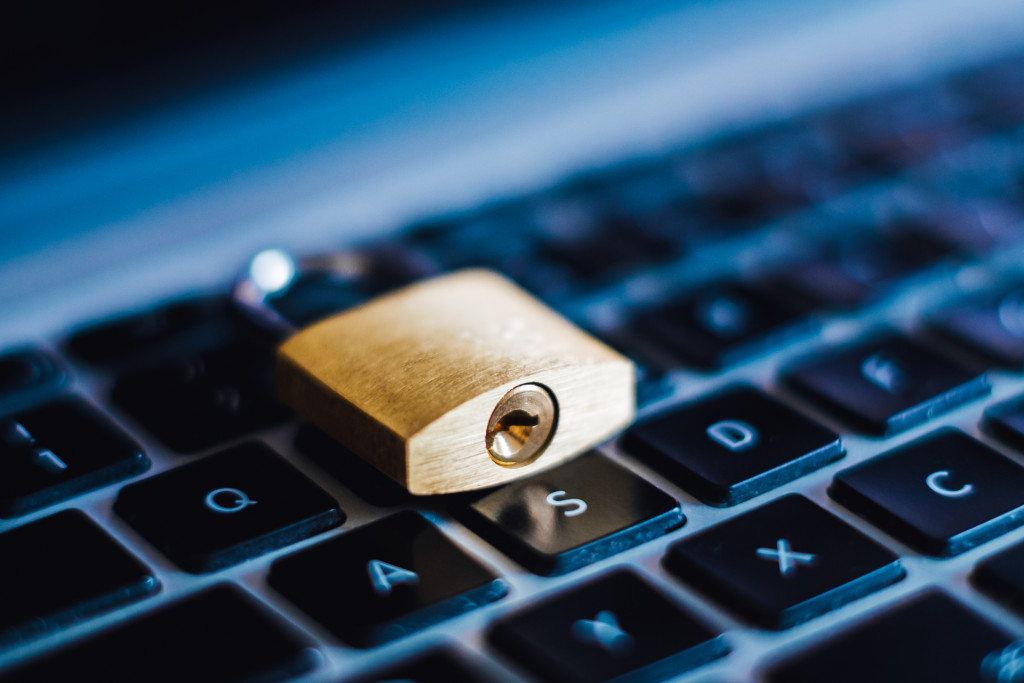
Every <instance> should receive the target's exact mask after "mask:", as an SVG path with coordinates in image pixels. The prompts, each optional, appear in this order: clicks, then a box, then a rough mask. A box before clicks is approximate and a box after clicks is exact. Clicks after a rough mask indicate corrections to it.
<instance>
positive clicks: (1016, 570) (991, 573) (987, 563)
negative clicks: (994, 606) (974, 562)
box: [971, 543, 1024, 612]
mask: <svg viewBox="0 0 1024 683" xmlns="http://www.w3.org/2000/svg"><path fill="white" fill-rule="evenodd" d="M971 581H973V582H974V585H975V586H977V587H978V588H979V589H981V590H983V591H985V592H986V593H988V594H989V595H991V596H992V597H994V598H995V599H996V600H998V601H999V602H1001V603H1003V604H1005V605H1008V606H1009V607H1012V608H1013V609H1015V610H1017V611H1018V612H1024V544H1022V543H1018V544H1016V545H1014V546H1011V547H1010V548H1008V549H1007V550H1004V551H1002V552H1001V553H999V554H998V555H995V556H993V557H990V558H988V559H986V560H984V561H983V562H982V563H981V564H979V565H978V567H977V568H976V569H975V570H974V573H973V574H972V575H971Z"/></svg>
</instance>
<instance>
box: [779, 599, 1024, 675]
mask: <svg viewBox="0 0 1024 683" xmlns="http://www.w3.org/2000/svg"><path fill="white" fill-rule="evenodd" d="M1011 640H1012V637H1011V636H1009V635H1008V634H1007V633H1006V632H1004V631H1002V630H1001V629H999V628H997V627H996V626H995V625H994V624H991V623H989V622H988V621H985V620H983V619H982V618H981V617H980V616H978V615H977V614H975V613H974V612H972V611H970V610H969V609H967V608H966V607H964V606H963V605H961V604H960V603H958V602H955V601H954V600H952V599H951V598H948V597H946V596H945V595H943V594H941V593H925V594H924V595H920V596H917V597H915V598H914V599H913V600H911V601H909V602H903V603H900V604H898V605H896V606H895V608H894V609H891V610H888V611H885V612H883V613H882V614H881V615H880V616H877V617H874V618H873V619H871V620H869V621H867V622H865V623H863V624H860V625H858V626H856V627H854V628H852V629H849V630H847V631H845V632H843V633H840V634H839V635H838V636H832V637H829V638H826V639H824V641H823V642H821V643H819V644H818V645H816V646H814V647H813V648H811V649H810V650H808V651H806V652H803V653H800V654H798V655H796V656H793V657H790V658H789V659H787V660H786V661H784V662H782V663H781V664H778V665H776V666H774V667H773V668H772V670H771V671H770V672H769V674H768V676H767V678H766V680H767V681H769V683H812V682H813V683H819V682H821V681H828V683H864V681H871V682H872V683H971V682H977V683H1010V681H1013V680H1016V677H1011V678H1000V677H999V672H1000V670H1001V669H1002V668H1003V667H1004V666H1005V665H1006V664H1007V663H1009V660H1005V659H1002V658H1001V655H1002V654H1003V653H1004V648H1006V649H1007V652H1009V648H1007V646H1008V645H1009V644H1010V642H1011ZM1018 673H1019V671H1018Z"/></svg>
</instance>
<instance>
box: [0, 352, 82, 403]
mask: <svg viewBox="0 0 1024 683" xmlns="http://www.w3.org/2000/svg"><path fill="white" fill-rule="evenodd" d="M65 381H67V373H66V372H65V371H64V368H63V366H62V365H61V364H60V362H59V361H58V360H57V359H56V358H54V357H53V356H52V355H50V354H49V353H47V352H45V351H43V350H42V349H37V348H24V349H18V350H17V351H11V352H9V353H6V354H4V355H2V356H0V408H10V407H13V406H17V405H18V404H19V403H21V402H23V401H26V400H30V399H31V398H33V397H35V396H38V395H41V394H44V393H46V392H50V391H52V390H54V389H56V388H57V387H60V386H61V385H63V384H64V382H65Z"/></svg>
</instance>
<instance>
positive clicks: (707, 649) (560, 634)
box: [490, 571, 729, 683]
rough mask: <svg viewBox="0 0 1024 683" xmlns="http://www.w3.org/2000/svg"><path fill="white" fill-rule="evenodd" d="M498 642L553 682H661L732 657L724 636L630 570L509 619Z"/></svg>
mask: <svg viewBox="0 0 1024 683" xmlns="http://www.w3.org/2000/svg"><path fill="white" fill-rule="evenodd" d="M490 640H491V643H492V644H493V645H494V646H495V647H496V648H498V649H499V650H501V651H503V652H504V653H505V654H507V655H508V656H510V657H512V658H513V659H515V660H516V661H518V662H520V663H521V664H522V665H523V666H524V667H526V668H527V669H529V670H530V671H531V672H532V673H534V674H536V675H537V676H539V677H540V678H541V679H543V680H545V681H552V682H553V683H597V682H599V681H610V680H612V679H615V680H620V678H619V677H620V676H621V677H622V679H621V680H661V679H662V678H665V677H668V676H672V675H679V674H681V673H683V672H685V671H689V670H690V669H693V668H695V667H698V666H700V665H702V664H705V663H707V662H710V661H712V660H714V659H717V658H718V657H721V656H723V655H725V654H726V653H727V652H728V651H729V647H728V645H727V644H726V642H725V640H724V638H723V637H722V636H719V635H718V634H717V633H716V632H715V631H713V630H712V629H711V628H709V627H708V626H706V625H705V624H703V623H701V622H700V621H699V620H698V619H696V618H695V617H694V616H692V615H690V614H689V613H687V612H685V611H683V610H682V609H680V608H679V607H677V606H676V605H674V604H673V603H672V602H671V601H669V599H668V598H666V597H665V596H664V595H662V594H661V593H660V592H659V591H657V590H655V589H654V588H652V587H651V586H650V585H648V584H647V582H645V581H644V580H642V579H641V578H639V577H638V576H636V575H635V574H632V573H631V572H628V571H618V572H615V573H613V574H609V575H606V576H603V577H601V578H599V579H596V580H593V581H590V582H589V583H586V584H584V585H582V586H579V587H576V588H573V589H572V590H570V591H568V592H565V593H561V594H559V595H556V596H555V597H553V598H549V599H547V600H545V601H544V602H542V603H539V604H535V605H531V606H529V607H527V608H525V609H523V610H520V611H518V612H515V613H513V614H511V615H509V616H507V617H504V618H502V619H501V620H499V621H498V623H497V624H496V625H495V627H494V628H493V630H492V631H491V634H490Z"/></svg>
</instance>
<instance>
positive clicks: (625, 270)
mask: <svg viewBox="0 0 1024 683" xmlns="http://www.w3.org/2000/svg"><path fill="white" fill-rule="evenodd" d="M546 251H547V253H548V255H549V257H550V258H552V259H553V260H555V261H558V262H561V263H564V264H565V265H566V266H568V268H569V270H570V271H571V272H572V274H573V276H575V277H576V278H579V279H581V280H583V281H588V282H590V281H600V280H605V279H607V278H610V277H615V276H626V275H629V274H631V273H633V272H638V271H641V270H643V269H645V268H650V267H651V266H654V265H659V264H664V263H668V262H669V261H672V260H673V259H675V258H677V257H678V256H679V245H678V244H677V243H676V242H675V241H673V240H670V239H668V238H667V237H666V236H664V235H659V234H657V233H651V232H649V231H646V230H644V229H643V226H642V225H637V224H636V223H635V222H634V221H631V220H629V219H624V218H622V219H612V220H609V221H607V222H606V223H605V224H604V225H603V226H602V227H601V228H600V229H599V230H597V231H595V232H594V233H593V234H589V235H587V236H586V237H585V238H583V239H577V240H573V241H568V242H553V243H552V244H551V245H550V246H548V247H547V248H546Z"/></svg>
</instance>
